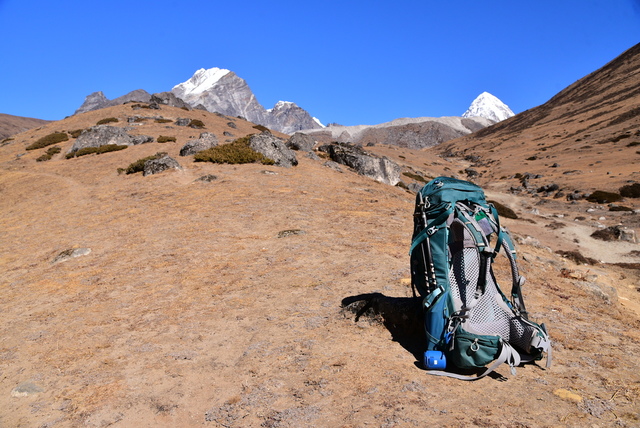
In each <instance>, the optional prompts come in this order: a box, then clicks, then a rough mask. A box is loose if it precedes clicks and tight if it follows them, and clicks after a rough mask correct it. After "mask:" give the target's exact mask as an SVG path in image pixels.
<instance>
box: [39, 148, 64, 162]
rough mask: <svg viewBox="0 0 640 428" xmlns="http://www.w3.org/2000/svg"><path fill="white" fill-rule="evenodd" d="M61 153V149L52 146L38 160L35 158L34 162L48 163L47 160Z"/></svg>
mask: <svg viewBox="0 0 640 428" xmlns="http://www.w3.org/2000/svg"><path fill="white" fill-rule="evenodd" d="M61 151H62V149H61V148H60V147H58V146H53V147H49V148H48V149H47V151H46V152H44V154H43V155H42V156H40V157H38V158H36V161H38V162H44V161H48V160H49V159H51V158H52V157H53V155H56V154H58V153H60V152H61Z"/></svg>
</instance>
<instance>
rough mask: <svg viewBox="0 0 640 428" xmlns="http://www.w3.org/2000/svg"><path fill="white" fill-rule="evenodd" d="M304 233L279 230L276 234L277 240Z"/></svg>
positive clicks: (301, 231) (296, 230)
mask: <svg viewBox="0 0 640 428" xmlns="http://www.w3.org/2000/svg"><path fill="white" fill-rule="evenodd" d="M305 233H307V232H305V231H304V230H301V229H289V230H281V231H280V232H278V238H286V237H287V236H292V235H304V234H305Z"/></svg>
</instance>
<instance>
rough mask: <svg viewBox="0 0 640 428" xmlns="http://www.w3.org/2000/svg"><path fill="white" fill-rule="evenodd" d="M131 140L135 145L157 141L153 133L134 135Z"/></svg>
mask: <svg viewBox="0 0 640 428" xmlns="http://www.w3.org/2000/svg"><path fill="white" fill-rule="evenodd" d="M131 141H132V143H133V145H134V146H137V145H138V144H147V143H153V142H154V141H155V138H153V137H152V136H151V135H133V136H132V137H131Z"/></svg>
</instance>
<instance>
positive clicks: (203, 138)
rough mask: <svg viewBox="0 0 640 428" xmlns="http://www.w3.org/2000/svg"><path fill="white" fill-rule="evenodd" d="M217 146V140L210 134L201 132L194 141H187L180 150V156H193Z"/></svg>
mask: <svg viewBox="0 0 640 428" xmlns="http://www.w3.org/2000/svg"><path fill="white" fill-rule="evenodd" d="M217 145H218V138H217V137H216V136H215V134H212V133H211V132H203V133H202V134H200V137H199V138H198V139H196V140H189V141H187V143H186V144H185V145H184V146H182V148H181V149H180V156H189V155H195V154H196V153H198V152H200V151H202V150H207V149H210V148H211V147H215V146H217Z"/></svg>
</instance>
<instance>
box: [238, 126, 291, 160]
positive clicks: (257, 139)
mask: <svg viewBox="0 0 640 428" xmlns="http://www.w3.org/2000/svg"><path fill="white" fill-rule="evenodd" d="M249 147H251V148H252V149H253V150H255V151H256V152H258V153H262V154H263V155H264V156H265V157H267V158H269V159H272V160H273V161H274V162H275V164H276V165H277V166H283V167H285V168H290V167H292V166H296V165H298V159H297V158H296V155H295V153H293V151H292V150H290V149H289V148H287V146H286V145H285V144H284V143H283V142H282V140H280V139H279V138H276V137H274V136H273V135H272V134H271V133H270V132H267V131H265V132H263V133H262V134H257V135H252V136H251V138H250V139H249Z"/></svg>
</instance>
